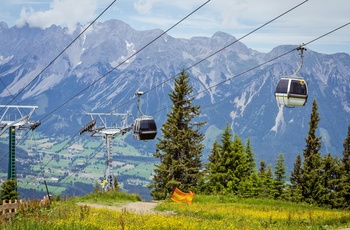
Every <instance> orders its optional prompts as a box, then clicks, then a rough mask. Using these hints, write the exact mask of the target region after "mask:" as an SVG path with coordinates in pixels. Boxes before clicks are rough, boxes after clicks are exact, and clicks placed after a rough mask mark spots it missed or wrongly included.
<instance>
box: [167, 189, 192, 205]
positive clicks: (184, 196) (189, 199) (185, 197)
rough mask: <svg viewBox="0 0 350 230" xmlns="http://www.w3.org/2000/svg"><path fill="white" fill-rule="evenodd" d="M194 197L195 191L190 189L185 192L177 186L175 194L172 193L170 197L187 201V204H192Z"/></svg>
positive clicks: (178, 200) (174, 199)
mask: <svg viewBox="0 0 350 230" xmlns="http://www.w3.org/2000/svg"><path fill="white" fill-rule="evenodd" d="M193 197H194V193H193V192H191V191H190V192H189V193H185V192H182V191H181V190H180V189H178V188H175V189H174V191H173V194H171V197H170V199H172V200H173V201H175V202H186V203H187V204H192V200H193Z"/></svg>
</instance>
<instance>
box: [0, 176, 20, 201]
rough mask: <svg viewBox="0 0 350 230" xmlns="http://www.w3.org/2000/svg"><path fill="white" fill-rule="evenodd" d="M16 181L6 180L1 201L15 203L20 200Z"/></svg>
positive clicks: (0, 197) (0, 196) (1, 191)
mask: <svg viewBox="0 0 350 230" xmlns="http://www.w3.org/2000/svg"><path fill="white" fill-rule="evenodd" d="M16 185H17V182H16V180H6V181H4V182H3V183H2V184H1V190H0V200H6V201H9V200H11V201H14V200H17V199H18V192H17V190H16Z"/></svg>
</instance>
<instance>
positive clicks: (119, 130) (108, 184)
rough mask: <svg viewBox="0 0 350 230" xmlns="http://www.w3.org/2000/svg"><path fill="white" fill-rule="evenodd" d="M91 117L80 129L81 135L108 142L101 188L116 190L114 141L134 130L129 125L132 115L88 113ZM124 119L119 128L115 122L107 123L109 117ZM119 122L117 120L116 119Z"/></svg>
mask: <svg viewBox="0 0 350 230" xmlns="http://www.w3.org/2000/svg"><path fill="white" fill-rule="evenodd" d="M86 115H89V116H90V117H91V121H90V122H89V123H88V124H86V125H85V126H84V127H83V128H81V129H80V131H79V134H80V135H81V134H83V133H85V132H88V133H89V135H90V136H94V137H96V136H97V137H103V138H104V139H105V142H106V164H105V170H104V177H103V180H102V181H101V187H102V189H103V190H104V191H108V190H114V188H115V183H114V175H113V167H112V161H113V160H112V140H113V139H114V138H115V137H116V136H118V135H120V134H122V135H123V134H125V133H126V132H128V131H130V130H131V129H132V125H128V124H127V118H128V116H131V114H130V113H86ZM111 116H112V117H113V116H114V117H122V119H121V126H120V127H118V126H117V123H116V122H115V121H114V122H113V124H112V125H109V124H108V123H107V117H111ZM95 118H97V119H98V120H99V123H100V124H101V125H100V126H97V121H96V119H95ZM116 120H117V119H116Z"/></svg>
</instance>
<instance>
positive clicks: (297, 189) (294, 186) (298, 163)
mask: <svg viewBox="0 0 350 230" xmlns="http://www.w3.org/2000/svg"><path fill="white" fill-rule="evenodd" d="M301 167H302V160H301V155H300V154H298V156H297V158H296V160H295V162H294V168H293V171H292V172H291V175H290V195H291V200H292V201H294V202H300V201H302V200H303V196H302V189H301V186H302V180H303V178H302V173H301Z"/></svg>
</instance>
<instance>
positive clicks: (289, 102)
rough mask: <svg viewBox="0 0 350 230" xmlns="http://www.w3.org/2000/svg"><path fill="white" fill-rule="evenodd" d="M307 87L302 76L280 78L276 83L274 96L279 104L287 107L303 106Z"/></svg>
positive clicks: (306, 95)
mask: <svg viewBox="0 0 350 230" xmlns="http://www.w3.org/2000/svg"><path fill="white" fill-rule="evenodd" d="M307 91H308V89H307V84H306V81H305V80H304V79H302V78H281V79H280V80H279V82H278V84H277V87H276V91H275V97H276V100H277V103H278V104H279V105H285V106H287V107H295V106H304V105H305V103H306V101H307V97H308V92H307Z"/></svg>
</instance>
